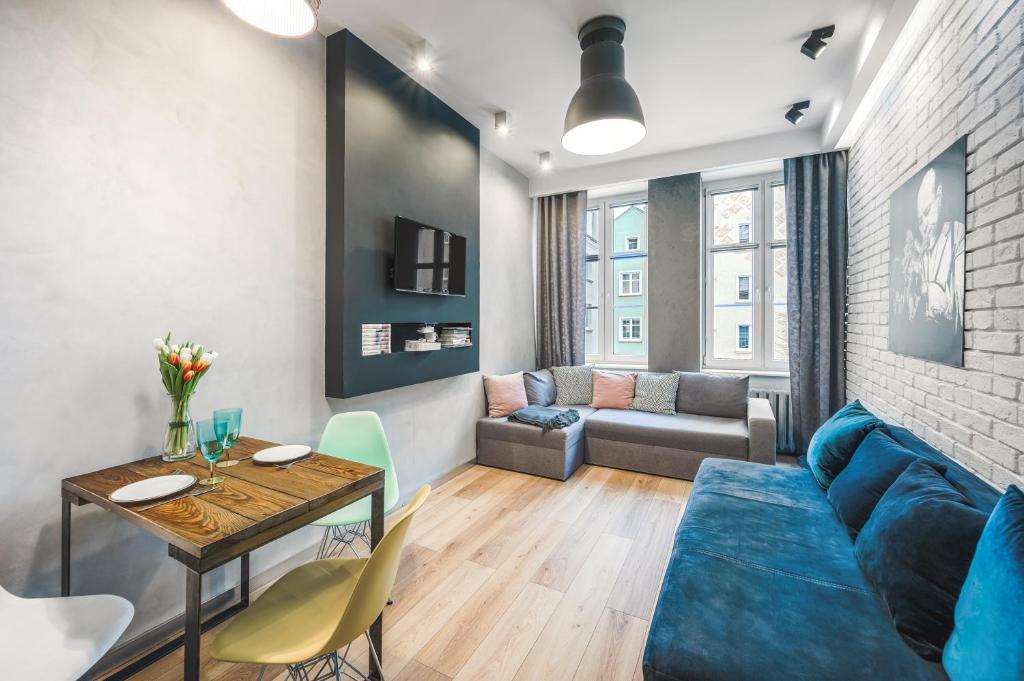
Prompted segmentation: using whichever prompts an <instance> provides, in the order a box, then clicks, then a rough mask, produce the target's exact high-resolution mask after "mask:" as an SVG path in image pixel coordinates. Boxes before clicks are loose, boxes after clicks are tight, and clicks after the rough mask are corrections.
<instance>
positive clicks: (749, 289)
mask: <svg viewBox="0 0 1024 681" xmlns="http://www.w3.org/2000/svg"><path fill="white" fill-rule="evenodd" d="M741 279H746V280H747V297H746V298H744V297H743V296H742V292H743V289H742V287H741V286H740V280H741ZM753 279H754V278H753V276H752V275H750V274H737V275H736V302H737V303H746V302H753V301H752V298H751V296H752V294H753V289H754V281H753Z"/></svg>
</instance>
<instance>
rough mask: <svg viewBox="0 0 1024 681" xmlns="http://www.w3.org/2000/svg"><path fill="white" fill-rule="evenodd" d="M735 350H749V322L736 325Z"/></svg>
mask: <svg viewBox="0 0 1024 681" xmlns="http://www.w3.org/2000/svg"><path fill="white" fill-rule="evenodd" d="M736 352H750V324H737V325H736Z"/></svg>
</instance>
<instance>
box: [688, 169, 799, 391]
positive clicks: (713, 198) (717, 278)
mask: <svg viewBox="0 0 1024 681" xmlns="http://www.w3.org/2000/svg"><path fill="white" fill-rule="evenodd" d="M704 230H705V238H704V250H705V254H704V255H705V265H704V272H705V277H704V288H705V296H704V301H705V315H706V316H705V324H704V328H705V337H704V365H705V366H707V367H709V368H719V369H742V370H747V371H755V370H762V371H786V370H787V368H788V364H789V347H788V336H787V334H788V328H787V313H786V192H785V187H784V186H783V184H782V177H781V176H779V175H768V176H760V177H752V178H745V179H741V180H728V181H723V182H715V183H706V184H705V185H704Z"/></svg>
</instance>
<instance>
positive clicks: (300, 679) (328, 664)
mask: <svg viewBox="0 0 1024 681" xmlns="http://www.w3.org/2000/svg"><path fill="white" fill-rule="evenodd" d="M288 678H290V679H292V680H293V681H341V664H340V663H339V662H338V653H336V652H335V653H328V654H327V655H322V656H320V657H314V658H313V659H312V660H306V661H305V662H300V663H299V664H290V665H288Z"/></svg>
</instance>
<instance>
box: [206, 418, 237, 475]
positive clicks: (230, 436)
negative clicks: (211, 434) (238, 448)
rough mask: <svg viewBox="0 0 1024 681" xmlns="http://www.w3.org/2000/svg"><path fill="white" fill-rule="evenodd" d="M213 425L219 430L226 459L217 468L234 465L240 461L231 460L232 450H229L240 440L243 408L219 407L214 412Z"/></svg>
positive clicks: (218, 435)
mask: <svg viewBox="0 0 1024 681" xmlns="http://www.w3.org/2000/svg"><path fill="white" fill-rule="evenodd" d="M213 427H214V429H215V430H216V431H217V439H218V440H220V443H221V445H222V446H223V447H224V450H225V451H224V461H220V462H219V463H217V468H228V467H229V466H234V465H235V464H237V463H238V461H231V460H230V459H231V452H230V451H228V450H230V449H231V447H232V446H234V444H235V441H236V440H238V435H239V433H241V431H242V410H241V409H237V408H235V409H217V410H216V411H214V412H213Z"/></svg>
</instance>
